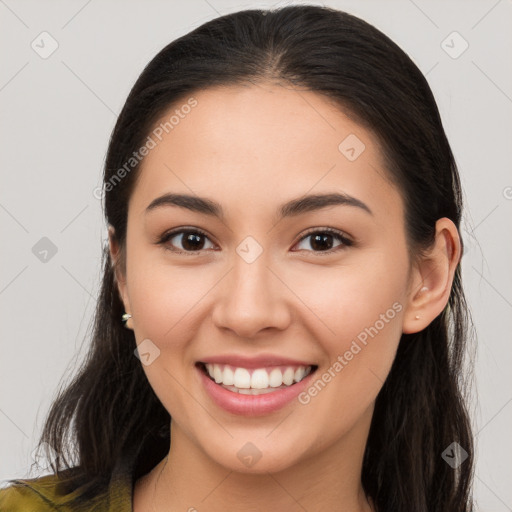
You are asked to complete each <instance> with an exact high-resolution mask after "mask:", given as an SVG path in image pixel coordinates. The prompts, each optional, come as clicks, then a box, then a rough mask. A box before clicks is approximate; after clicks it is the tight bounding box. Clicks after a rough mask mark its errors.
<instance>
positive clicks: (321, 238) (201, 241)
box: [158, 229, 353, 254]
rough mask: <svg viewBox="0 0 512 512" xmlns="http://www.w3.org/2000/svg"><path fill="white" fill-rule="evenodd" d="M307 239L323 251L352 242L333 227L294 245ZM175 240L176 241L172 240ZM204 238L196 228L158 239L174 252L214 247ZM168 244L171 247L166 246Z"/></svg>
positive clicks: (174, 232)
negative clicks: (180, 245) (336, 241)
mask: <svg viewBox="0 0 512 512" xmlns="http://www.w3.org/2000/svg"><path fill="white" fill-rule="evenodd" d="M307 239H311V240H310V241H309V246H310V248H311V249H313V251H312V252H317V253H320V252H323V253H332V252H335V251H338V250H340V249H343V248H345V247H350V246H351V245H353V242H352V241H351V240H350V239H348V238H347V237H346V236H345V235H344V234H343V233H342V232H339V231H337V230H333V229H322V230H319V229H317V230H316V231H310V232H309V233H308V234H306V235H305V236H303V237H302V238H301V239H300V240H299V242H298V244H296V246H299V245H300V244H302V243H306V240H307ZM174 240H176V241H174ZM205 240H209V238H208V235H206V233H203V232H202V231H198V230H197V229H187V230H184V229H182V230H181V231H173V232H170V233H166V234H164V235H163V236H162V237H161V238H160V240H158V243H159V244H162V245H165V246H166V249H168V250H170V251H173V252H176V253H180V254H183V253H185V254H186V253H189V254H190V253H194V252H199V251H202V250H206V249H212V248H214V244H213V243H212V242H211V241H210V244H211V246H210V247H205ZM333 240H338V241H339V242H340V243H339V244H338V245H337V246H335V247H334V248H333ZM177 243H181V244H182V249H181V250H180V248H179V247H178V248H176V244H177ZM168 245H170V246H171V247H170V248H169V247H167V246H168ZM299 250H310V249H308V248H304V247H302V248H300V247H299Z"/></svg>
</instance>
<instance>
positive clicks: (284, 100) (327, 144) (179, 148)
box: [130, 84, 402, 214]
mask: <svg viewBox="0 0 512 512" xmlns="http://www.w3.org/2000/svg"><path fill="white" fill-rule="evenodd" d="M190 98H193V100H194V102H193V103H191V102H190V101H189V100H190ZM191 104H193V105H194V106H193V107H191V108H189V107H186V108H185V107H184V106H185V105H191ZM171 118H172V120H171ZM170 120H171V122H170ZM166 123H167V124H166ZM158 127H160V130H159V132H158V133H159V136H158V137H157V136H155V135H154V133H155V132H154V131H153V132H152V134H150V136H151V137H152V138H153V140H154V141H155V146H154V148H153V149H151V150H150V151H149V153H148V154H147V156H145V157H144V160H143V161H142V165H141V168H140V169H139V172H140V173H141V176H140V179H139V180H138V183H137V186H136V188H135V191H134V193H133V195H132V198H131V200H130V203H131V204H130V208H132V207H133V208H134V209H136V211H137V212H139V213H141V214H142V212H143V210H144V209H145V207H147V205H148V204H149V203H150V202H151V201H152V200H153V199H154V198H155V197H157V196H159V195H161V194H164V193H166V192H183V193H188V194H190V193H193V194H197V195H200V196H206V197H210V198H212V199H214V200H216V201H217V202H220V203H222V204H223V205H226V207H225V209H226V211H228V212H229V210H230V207H231V208H232V210H233V213H235V210H236V212H237V213H239V210H240V208H243V209H244V210H245V211H247V209H248V208H252V209H258V210H260V211H262V210H263V209H264V208H266V207H267V206H268V207H269V208H272V207H273V206H274V207H275V205H277V204H278V203H279V204H281V203H282V202H284V201H285V200H287V199H289V198H295V197H299V196H301V195H304V194H307V193H325V192H333V191H340V192H344V193H347V194H350V195H353V196H355V197H358V198H359V199H361V200H362V201H364V202H365V203H371V204H373V205H374V208H372V210H374V211H377V213H378V212H379V211H381V212H388V213H389V212H391V211H392V210H393V209H394V210H397V213H400V212H401V207H402V206H401V200H400V196H399V192H398V190H396V188H395V187H394V186H393V185H392V184H391V182H390V181H389V178H388V175H387V172H386V171H385V170H384V165H383V159H382V155H381V152H380V149H379V144H378V140H377V139H376V137H375V136H374V135H373V134H372V133H371V132H370V131H368V130H366V129H364V128H363V127H362V126H361V125H359V124H358V123H356V122H355V121H354V120H352V119H350V118H349V117H347V116H346V115H345V114H344V113H343V112H342V111H341V110H340V108H337V107H336V106H335V105H334V104H333V103H332V102H331V101H330V100H329V99H328V98H326V97H324V96H322V95H320V94H318V93H314V92H311V91H305V90H299V89H292V88H290V87H288V86H287V87H284V86H280V85H275V84H257V85H256V84H249V85H243V86H242V85H237V86H228V87H215V88H210V89H206V90H200V91H197V92H194V93H193V94H191V95H190V96H189V97H185V98H183V99H182V100H180V101H179V102H176V103H175V104H174V105H172V107H170V108H169V110H168V111H167V112H166V113H165V115H164V116H162V118H161V120H160V121H159V122H158V123H157V124H156V126H155V128H157V129H158ZM160 139H161V140H160Z"/></svg>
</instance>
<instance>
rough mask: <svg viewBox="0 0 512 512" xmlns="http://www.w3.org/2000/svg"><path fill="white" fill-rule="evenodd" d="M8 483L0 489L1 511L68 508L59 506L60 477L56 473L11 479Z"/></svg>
mask: <svg viewBox="0 0 512 512" xmlns="http://www.w3.org/2000/svg"><path fill="white" fill-rule="evenodd" d="M7 483H9V484H10V485H9V486H8V487H4V488H2V489H0V511H1V512H4V511H5V512H18V511H19V512H21V511H24V512H25V511H26V512H32V511H34V512H36V511H37V512H47V511H52V512H53V511H55V510H62V511H64V510H66V509H62V508H60V509H59V508H57V507H58V495H57V488H58V484H59V479H58V478H57V476H56V475H47V476H43V477H40V478H32V479H16V480H9V481H8V482H7ZM66 512H67V511H66Z"/></svg>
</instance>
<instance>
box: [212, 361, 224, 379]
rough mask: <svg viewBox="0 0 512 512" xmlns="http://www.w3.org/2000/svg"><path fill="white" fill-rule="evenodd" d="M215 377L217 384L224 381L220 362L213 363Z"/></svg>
mask: <svg viewBox="0 0 512 512" xmlns="http://www.w3.org/2000/svg"><path fill="white" fill-rule="evenodd" d="M213 378H214V379H215V382H216V383H217V384H218V383H219V382H222V370H221V369H220V366H219V365H218V364H214V365H213Z"/></svg>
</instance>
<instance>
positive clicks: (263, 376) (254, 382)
mask: <svg viewBox="0 0 512 512" xmlns="http://www.w3.org/2000/svg"><path fill="white" fill-rule="evenodd" d="M223 384H224V383H223ZM251 388H252V389H265V388H268V373H267V371H266V370H263V369H262V368H260V369H258V370H254V372H253V373H252V375H251Z"/></svg>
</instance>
